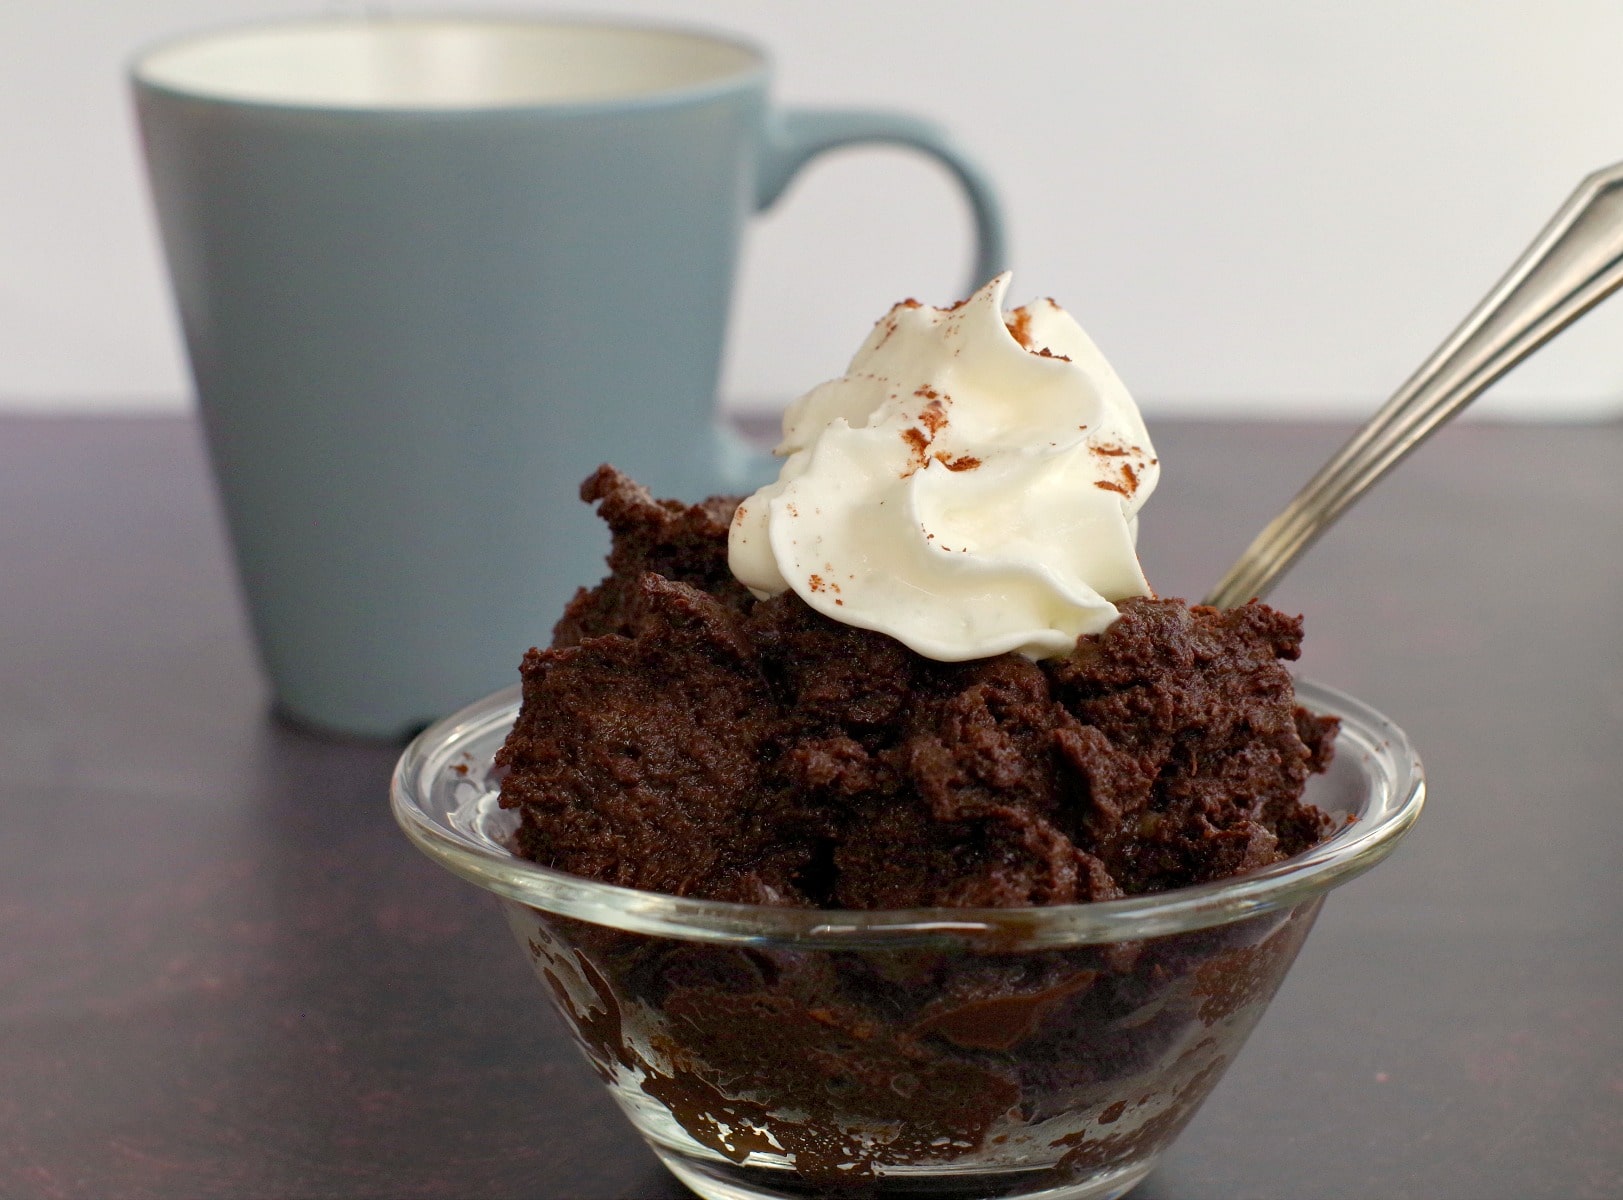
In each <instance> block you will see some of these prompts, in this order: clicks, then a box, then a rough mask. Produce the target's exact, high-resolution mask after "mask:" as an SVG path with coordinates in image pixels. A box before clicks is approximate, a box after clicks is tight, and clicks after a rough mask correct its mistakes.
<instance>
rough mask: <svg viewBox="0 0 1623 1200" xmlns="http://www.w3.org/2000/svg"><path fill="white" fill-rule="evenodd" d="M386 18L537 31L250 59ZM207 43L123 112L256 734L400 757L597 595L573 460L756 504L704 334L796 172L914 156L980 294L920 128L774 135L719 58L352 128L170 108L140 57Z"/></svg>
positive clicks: (764, 100)
mask: <svg viewBox="0 0 1623 1200" xmlns="http://www.w3.org/2000/svg"><path fill="white" fill-rule="evenodd" d="M410 21H415V22H416V24H417V25H418V26H421V27H423V28H426V29H429V30H430V32H431V33H432V31H433V30H436V29H439V28H441V27H443V28H445V29H450V30H454V31H455V32H456V35H457V36H466V35H468V34H469V33H470V31H471V33H472V34H473V35H475V36H486V35H488V36H500V35H501V32H502V30H506V29H519V30H525V29H529V30H533V29H535V28H536V27H539V26H551V27H554V28H556V27H558V23H556V22H552V23H549V22H542V21H530V20H527V19H523V18H517V19H514V18H493V19H481V18H473V17H454V18H426V19H425V18H412V19H405V18H391V19H385V20H382V21H379V20H377V19H370V20H366V19H355V20H348V19H337V18H334V19H331V20H323V21H315V22H309V23H306V24H304V25H280V26H271V27H261V30H264V29H269V30H272V31H274V32H276V33H278V34H281V35H284V36H285V35H286V34H288V33H289V32H292V33H294V34H297V33H298V31H299V30H301V29H308V30H312V31H314V34H313V36H317V37H319V36H320V35H321V33H322V31H324V30H331V29H332V28H334V27H337V26H348V27H352V28H353V29H355V30H359V31H363V32H364V31H369V30H375V29H378V28H385V29H387V28H390V27H394V28H399V27H400V25H401V23H402V22H407V23H409V22H410ZM563 28H565V29H570V30H580V29H586V30H596V31H598V32H599V33H601V32H602V31H603V30H604V28H605V27H603V26H593V25H567V24H566V25H564V26H563ZM607 28H608V29H610V30H611V31H612V30H615V29H618V30H622V31H626V30H631V31H634V32H635V33H636V34H637V35H638V36H643V37H646V36H647V35H649V34H650V33H653V34H657V35H658V36H663V37H669V38H671V39H673V40H677V41H680V40H681V39H691V38H693V37H696V36H698V37H705V36H706V35H694V34H690V33H683V32H680V31H658V30H649V29H647V28H646V27H643V28H637V27H629V26H621V27H607ZM256 32H258V31H255V30H248V31H233V32H229V33H226V34H222V35H219V37H220V38H225V39H233V38H235V39H242V38H245V37H247V38H251V37H253V36H255V34H256ZM208 40H209V39H208V38H207V36H205V37H204V38H199V39H192V40H190V41H183V42H179V43H172V44H171V45H170V46H166V47H160V48H158V49H157V50H154V51H151V52H149V53H147V54H146V55H143V56H142V57H141V58H140V59H139V60H138V61H137V62H136V64H135V66H134V68H133V70H132V81H133V89H134V94H135V102H136V109H137V114H138V118H139V124H140V129H141V133H142V139H143V143H144V150H145V154H146V160H147V164H148V172H149V176H150V180H151V186H152V192H153V196H154V200H155V206H156V209H157V214H158V218H159V225H160V229H161V232H162V237H163V244H164V248H165V252H166V255H167V259H168V263H169V268H170V274H171V278H172V281H173V285H174V292H175V296H176V299H177V302H178V306H179V310H180V316H181V322H182V326H183V328H184V331H185V336H186V344H187V350H188V355H189V358H190V362H191V368H192V373H193V378H194V381H195V384H196V389H197V394H198V397H199V401H200V407H201V411H202V418H203V423H204V428H205V430H206V433H207V438H208V444H209V448H210V453H211V457H212V461H213V465H214V470H215V475H216V478H217V482H218V485H219V489H220V494H221V497H222V500H223V504H224V509H225V513H226V517H227V520H228V523H229V526H230V530H231V535H232V541H233V545H234V549H235V554H236V560H237V566H238V572H239V576H240V579H241V582H242V585H243V590H244V593H245V597H246V600H247V604H248V609H249V613H250V617H251V620H252V624H253V628H254V631H255V635H256V639H257V641H258V645H259V649H260V653H261V655H262V658H263V661H264V664H265V666H266V669H267V673H268V675H269V677H270V680H271V684H272V688H273V690H274V693H275V697H276V702H277V704H278V706H279V707H280V709H281V710H282V711H284V712H285V713H287V714H288V715H290V716H292V717H294V718H296V719H298V720H301V721H303V722H306V723H309V724H312V725H315V726H319V727H322V728H325V729H328V730H332V731H335V732H341V733H346V734H353V735H365V736H399V735H401V734H403V733H405V732H407V731H409V730H411V729H413V728H415V727H418V726H421V725H422V724H423V723H425V722H427V721H428V720H430V719H432V718H435V717H437V716H439V715H441V714H443V713H445V712H448V711H450V710H452V709H455V708H457V707H459V706H460V705H463V704H465V703H467V702H468V701H470V700H472V699H475V698H477V697H478V696H481V695H484V694H486V693H488V692H490V691H491V690H492V689H494V688H496V687H499V686H501V685H502V684H504V683H506V682H507V681H509V680H510V679H511V678H512V677H513V673H514V670H515V667H516V664H517V661H518V658H519V656H520V654H521V653H522V651H523V650H524V649H525V648H526V647H528V646H530V645H532V644H535V643H538V642H541V643H544V642H545V640H546V639H547V637H548V634H549V630H550V627H551V624H552V622H553V621H554V620H555V619H556V618H557V616H558V614H559V613H560V611H561V609H562V607H563V605H564V603H565V602H566V601H567V600H568V598H569V597H570V596H571V595H572V594H573V593H574V591H575V589H576V588H577V587H579V586H581V585H582V584H588V585H589V584H591V583H593V582H595V581H596V579H597V578H599V577H600V575H601V574H602V557H603V554H604V552H605V550H606V548H607V539H606V536H605V535H604V533H603V532H602V529H601V527H600V526H599V523H598V522H597V520H596V519H595V517H594V516H593V515H592V514H591V512H590V511H589V509H588V508H587V507H586V506H585V505H583V504H581V503H580V501H579V499H578V496H577V487H578V484H579V482H580V480H581V479H583V478H584V477H585V476H586V475H587V474H589V473H590V472H591V470H592V469H593V468H594V467H596V466H597V464H598V463H600V462H613V463H614V464H615V465H617V466H619V467H621V468H623V469H624V470H626V471H628V472H630V473H631V474H632V475H633V476H635V477H636V478H637V479H639V480H641V481H642V482H644V483H645V484H647V485H648V486H649V487H650V488H651V489H653V490H654V492H655V494H656V495H674V496H680V497H684V498H692V499H697V498H699V497H701V496H704V495H706V494H710V493H714V492H718V491H728V490H747V489H748V488H750V487H753V486H755V485H756V484H758V483H759V482H761V475H762V471H761V465H760V462H759V460H758V458H756V457H754V456H751V455H749V454H748V453H747V452H746V451H745V450H744V449H743V448H742V447H741V446H739V445H737V444H735V443H734V442H733V441H732V440H731V439H730V436H729V435H728V434H727V433H726V432H725V431H724V430H722V429H721V428H720V426H719V424H718V421H717V416H716V410H715V395H716V384H717V378H718V374H719V366H720V359H721V352H722V344H723V335H724V332H725V324H726V318H727V313H728V305H729V299H730V295H731V291H732V286H733V278H734V273H735V266H736V262H737V257H738V250H739V244H740V237H741V233H742V230H743V227H744V224H745V221H746V219H747V218H748V217H749V216H750V214H751V213H753V212H755V211H757V210H759V209H761V208H763V207H765V206H766V205H768V204H770V203H771V202H772V201H773V200H774V199H775V198H776V197H777V196H778V194H779V193H781V191H782V190H783V188H784V187H785V186H786V185H787V183H788V182H789V180H790V179H791V178H792V176H793V175H794V173H795V172H796V171H797V170H798V169H799V168H800V167H801V166H802V165H804V164H805V163H806V162H807V161H808V160H809V159H811V158H812V157H814V156H815V155H817V154H819V153H821V152H823V151H825V150H829V149H832V148H834V147H837V146H842V145H847V144H850V143H853V142H894V143H900V144H903V145H908V146H912V147H916V148H918V149H920V150H922V151H924V152H926V153H928V154H932V155H934V156H936V157H937V158H939V159H940V160H941V161H942V162H943V163H945V164H946V166H947V167H948V168H949V169H950V170H951V171H952V172H953V174H954V175H955V176H956V178H957V179H958V180H959V181H960V182H961V183H962V185H963V187H964V190H965V192H966V193H967V195H968V197H969V199H970V202H971V205H972V208H973V210H974V214H975V222H976V234H977V239H978V248H977V253H976V265H975V271H974V281H975V282H979V281H981V280H984V279H986V278H988V277H989V276H990V275H992V274H994V273H995V272H996V271H997V270H999V269H1001V268H1002V267H1003V266H1004V265H1005V264H1004V250H1003V234H1002V227H1001V223H1000V219H999V214H998V206H997V201H996V197H995V195H994V193H993V191H992V189H991V187H990V185H989V184H988V183H987V181H986V179H985V178H984V177H983V176H982V174H981V173H980V171H979V170H978V169H977V168H976V167H975V165H974V163H973V161H972V160H970V159H969V158H967V157H966V156H965V155H964V154H963V153H962V152H961V151H959V150H958V149H957V148H956V146H955V145H954V144H953V143H952V141H951V140H950V139H949V138H948V137H947V136H946V135H945V134H943V133H942V132H941V131H940V130H939V129H938V128H937V127H936V126H935V125H933V124H931V123H929V122H927V121H923V120H919V119H917V118H914V117H909V116H904V115H900V114H891V113H880V112H869V111H850V112H797V111H779V110H776V109H774V108H773V107H772V106H771V104H770V103H769V100H768V83H769V76H770V68H769V65H768V62H767V60H766V58H765V57H764V55H762V54H761V53H760V52H759V51H757V50H755V49H754V48H753V47H749V46H747V45H744V44H742V43H736V42H730V41H726V40H725V39H714V38H710V39H708V40H709V41H711V42H713V43H719V44H722V45H727V46H732V47H733V48H734V49H736V51H737V53H738V58H739V64H738V67H737V69H735V70H731V71H728V72H726V73H724V74H722V75H720V76H718V77H715V78H711V79H708V80H706V81H703V82H701V83H697V84H689V85H686V86H678V87H673V88H667V89H663V90H656V91H651V92H641V93H638V94H631V95H619V96H611V97H598V98H592V99H584V100H579V101H570V102H530V103H524V102H516V103H503V104H486V105H475V106H467V107H437V106H434V105H429V104H425V105H421V106H416V107H413V106H411V105H409V104H406V105H398V104H396V105H387V106H372V107H366V106H360V105H356V104H352V103H330V102H329V103H322V102H302V103H301V102H295V101H287V100H274V99H272V100H266V99H263V98H257V97H252V96H249V97H246V98H245V97H243V96H241V95H234V94H232V93H231V92H230V89H215V90H210V89H208V88H206V87H193V86H188V85H187V84H186V83H185V82H184V81H182V82H180V83H177V82H176V80H175V78H174V72H172V71H166V70H165V69H164V64H165V63H166V62H169V61H172V60H166V59H164V57H163V56H164V55H166V54H173V53H176V52H182V53H184V52H186V51H187V50H188V49H189V48H194V47H198V46H204V45H205V44H206V42H207V41H208Z"/></svg>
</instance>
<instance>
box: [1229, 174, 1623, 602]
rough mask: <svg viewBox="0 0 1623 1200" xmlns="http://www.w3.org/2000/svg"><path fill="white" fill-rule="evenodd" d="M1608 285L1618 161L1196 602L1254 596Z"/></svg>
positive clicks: (1589, 184)
mask: <svg viewBox="0 0 1623 1200" xmlns="http://www.w3.org/2000/svg"><path fill="white" fill-rule="evenodd" d="M1620 285H1623V163H1618V164H1616V165H1615V166H1611V167H1607V168H1606V169H1605V170H1602V171H1596V172H1595V173H1594V174H1593V175H1590V176H1589V177H1588V178H1586V179H1585V180H1584V181H1583V182H1582V183H1581V184H1579V185H1578V190H1577V191H1575V192H1573V194H1572V196H1571V198H1570V199H1568V201H1567V202H1566V204H1564V205H1562V207H1561V210H1560V211H1559V212H1557V213H1556V214H1555V216H1554V217H1553V218H1551V220H1550V223H1549V224H1548V225H1546V226H1545V227H1544V231H1543V232H1542V233H1540V234H1539V235H1538V237H1537V238H1535V239H1534V241H1533V244H1532V245H1531V246H1529V247H1528V248H1527V250H1526V252H1525V253H1523V254H1522V256H1521V258H1519V259H1518V260H1517V261H1516V263H1515V265H1514V266H1512V267H1511V268H1510V270H1509V271H1508V272H1507V273H1506V274H1505V277H1504V278H1503V279H1501V280H1500V281H1499V283H1498V284H1497V285H1496V286H1495V287H1494V289H1493V291H1491V292H1489V293H1488V295H1487V297H1486V298H1484V299H1483V301H1482V303H1481V304H1479V305H1477V307H1476V309H1475V310H1474V311H1473V312H1472V313H1471V315H1470V316H1468V317H1466V318H1465V321H1464V322H1463V323H1462V324H1461V325H1460V327H1459V328H1458V329H1456V330H1455V331H1454V332H1453V334H1452V335H1450V337H1449V339H1448V340H1447V341H1446V342H1444V343H1443V344H1442V345H1441V346H1439V347H1438V348H1437V350H1436V351H1435V352H1434V353H1433V354H1432V356H1431V357H1430V358H1428V359H1427V360H1426V361H1425V362H1424V363H1423V364H1422V365H1421V367H1420V369H1419V370H1418V371H1416V372H1415V373H1414V374H1413V375H1412V376H1410V377H1409V381H1408V382H1407V383H1405V384H1404V385H1403V386H1402V387H1401V388H1399V389H1398V390H1397V392H1396V393H1395V394H1394V395H1393V397H1392V398H1391V399H1390V400H1388V401H1387V402H1386V404H1385V406H1383V407H1382V409H1381V410H1380V412H1378V413H1376V414H1375V416H1374V417H1373V418H1371V419H1370V422H1369V424H1367V425H1365V426H1364V427H1363V429H1361V430H1359V432H1358V433H1357V434H1355V435H1354V436H1353V438H1352V440H1351V441H1349V442H1348V443H1347V444H1346V445H1345V446H1343V447H1342V448H1341V449H1340V450H1339V451H1337V452H1336V455H1335V457H1334V458H1332V459H1331V460H1330V461H1329V462H1327V463H1326V464H1325V465H1324V466H1323V467H1321V468H1320V469H1319V472H1318V474H1316V475H1315V476H1313V478H1312V479H1310V480H1308V482H1307V485H1306V486H1305V487H1304V488H1302V490H1301V491H1300V492H1298V493H1297V494H1296V498H1295V499H1294V500H1292V501H1291V502H1290V503H1289V504H1288V505H1286V506H1285V511H1284V512H1282V513H1280V514H1279V516H1277V517H1275V518H1274V519H1273V521H1271V522H1270V523H1269V524H1268V526H1267V528H1265V529H1264V530H1263V531H1262V532H1261V533H1260V534H1258V535H1257V538H1256V540H1255V541H1253V542H1252V543H1251V545H1250V546H1248V547H1247V548H1246V551H1245V553H1244V554H1242V555H1240V558H1239V561H1237V562H1236V563H1235V564H1234V565H1233V566H1232V567H1230V568H1229V571H1228V574H1226V575H1224V576H1223V578H1222V580H1221V581H1220V582H1219V583H1218V585H1217V586H1216V587H1215V588H1213V589H1212V592H1211V594H1210V595H1209V596H1207V597H1206V603H1207V604H1212V605H1215V606H1217V607H1218V608H1233V607H1235V606H1236V605H1239V604H1243V603H1245V602H1246V601H1247V600H1249V599H1251V598H1252V597H1257V598H1258V599H1260V598H1262V597H1263V596H1266V595H1267V594H1268V592H1269V591H1270V590H1272V588H1273V586H1274V584H1275V583H1276V582H1277V581H1278V579H1279V577H1280V576H1281V575H1283V574H1284V573H1285V572H1286V570H1288V569H1289V568H1290V566H1291V564H1292V563H1294V562H1295V561H1296V560H1297V559H1298V558H1300V557H1301V555H1302V554H1303V552H1305V551H1306V550H1307V548H1308V547H1309V546H1311V545H1312V544H1313V543H1314V542H1315V541H1317V540H1318V539H1319V536H1320V535H1321V534H1322V533H1324V531H1325V530H1326V529H1328V528H1330V526H1331V525H1332V524H1334V523H1335V521H1336V519H1337V518H1338V517H1340V516H1341V514H1342V513H1343V512H1345V511H1346V510H1347V507H1348V506H1349V505H1351V504H1352V502H1353V501H1354V500H1356V499H1358V497H1359V496H1361V495H1363V494H1364V492H1366V491H1367V490H1368V489H1369V488H1370V487H1371V486H1372V485H1373V484H1374V483H1375V481H1376V480H1378V479H1380V478H1381V476H1383V475H1385V474H1386V473H1387V472H1388V471H1390V470H1391V469H1392V468H1393V467H1395V466H1397V464H1398V463H1400V462H1401V461H1403V459H1404V457H1405V456H1406V455H1408V453H1409V452H1410V451H1411V450H1413V449H1414V448H1415V447H1416V446H1418V445H1420V443H1421V442H1423V441H1425V440H1426V439H1427V438H1428V437H1430V436H1431V435H1432V434H1433V433H1434V432H1436V430H1437V429H1438V427H1439V426H1441V425H1442V424H1443V423H1444V422H1445V421H1447V420H1448V419H1449V418H1450V417H1452V416H1454V414H1455V413H1457V412H1459V411H1460V410H1461V409H1462V408H1464V407H1465V406H1466V405H1467V404H1469V403H1471V401H1473V400H1475V399H1476V398H1477V397H1478V396H1479V395H1481V394H1482V392H1483V390H1484V389H1485V388H1486V387H1487V386H1488V385H1489V384H1491V383H1492V382H1493V381H1494V380H1496V379H1498V378H1499V377H1500V376H1501V375H1503V374H1504V373H1505V372H1506V371H1508V370H1510V368H1512V367H1514V366H1515V365H1516V364H1517V363H1519V362H1521V361H1522V359H1524V358H1526V357H1527V356H1528V355H1529V354H1531V353H1533V351H1535V350H1537V349H1538V348H1539V347H1540V346H1542V345H1543V344H1544V343H1545V342H1547V341H1549V340H1550V339H1551V338H1552V337H1554V336H1555V335H1556V334H1558V333H1560V332H1561V330H1563V329H1565V328H1566V327H1567V326H1568V325H1570V324H1572V322H1574V321H1576V320H1577V319H1578V318H1579V317H1581V316H1583V314H1584V313H1586V312H1588V311H1589V310H1590V309H1591V308H1593V307H1594V306H1595V305H1597V304H1599V303H1600V302H1601V301H1602V300H1604V299H1605V298H1606V297H1607V296H1609V295H1611V294H1612V292H1614V291H1615V290H1616V289H1617V288H1618V287H1619V286H1620Z"/></svg>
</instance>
